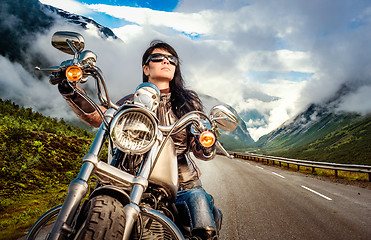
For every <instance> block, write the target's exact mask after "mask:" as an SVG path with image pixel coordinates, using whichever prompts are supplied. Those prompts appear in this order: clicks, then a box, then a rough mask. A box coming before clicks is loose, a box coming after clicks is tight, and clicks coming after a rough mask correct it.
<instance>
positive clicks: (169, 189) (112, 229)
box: [26, 31, 238, 240]
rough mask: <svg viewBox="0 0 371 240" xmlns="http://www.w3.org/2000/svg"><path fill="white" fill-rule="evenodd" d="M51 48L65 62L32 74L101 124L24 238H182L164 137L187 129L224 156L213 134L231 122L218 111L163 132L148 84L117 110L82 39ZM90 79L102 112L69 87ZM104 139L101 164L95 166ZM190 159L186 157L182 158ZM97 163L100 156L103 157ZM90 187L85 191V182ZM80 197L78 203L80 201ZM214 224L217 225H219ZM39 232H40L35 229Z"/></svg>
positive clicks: (63, 38) (169, 147)
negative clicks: (80, 102) (60, 88)
mask: <svg viewBox="0 0 371 240" xmlns="http://www.w3.org/2000/svg"><path fill="white" fill-rule="evenodd" d="M51 42H52V45H53V46H54V47H55V48H56V49H58V50H60V51H62V52H64V53H67V54H71V55H73V58H72V59H70V60H67V61H64V62H62V63H61V64H60V65H59V66H55V67H48V68H40V67H36V68H35V69H36V70H39V71H46V72H51V76H50V83H51V84H54V85H55V84H59V83H61V82H63V81H64V82H65V83H67V84H69V86H70V87H72V88H73V89H74V91H75V92H76V93H78V94H79V95H80V96H81V97H83V98H84V99H85V100H87V101H88V102H89V103H90V104H91V105H92V106H93V107H94V108H95V109H96V110H97V111H98V113H99V115H100V116H101V118H102V124H101V125H100V128H99V130H98V131H97V133H96V136H95V139H94V141H93V143H92V145H91V147H90V150H89V152H88V153H87V154H86V155H85V156H84V157H83V160H82V166H81V169H80V172H79V174H78V176H77V177H76V178H75V179H74V180H72V181H71V182H70V185H69V188H68V194H67V197H66V199H65V200H64V203H63V204H62V205H60V206H57V207H54V208H52V209H50V210H49V211H47V212H46V213H45V214H44V215H43V216H41V217H40V218H39V219H38V220H37V221H36V222H35V224H34V225H33V226H32V228H31V229H30V231H29V232H28V234H27V236H26V239H27V240H31V239H48V240H57V239H186V238H189V237H191V236H190V235H189V234H190V232H189V231H187V226H186V224H184V223H181V222H182V221H179V216H180V215H179V212H178V209H176V206H175V204H174V202H175V198H176V194H177V190H178V167H177V156H176V153H175V147H174V143H173V141H172V138H171V136H172V135H174V134H176V133H178V132H179V131H181V130H182V129H184V128H186V127H189V126H191V131H192V132H193V133H194V134H197V135H199V141H200V143H201V144H202V145H203V146H205V147H209V146H212V145H213V144H214V143H215V144H216V146H217V147H218V148H219V149H220V151H221V152H222V153H224V154H225V155H226V156H228V157H230V158H233V156H231V155H229V154H228V152H227V151H226V150H225V149H224V148H223V146H222V145H221V144H220V142H219V141H218V140H217V137H218V136H219V135H220V132H219V128H220V129H223V130H226V131H233V130H234V129H235V128H236V127H237V124H238V120H237V118H236V116H235V115H234V114H233V113H232V112H231V111H230V110H229V109H228V108H226V107H225V106H223V105H218V106H215V107H213V108H212V109H211V111H210V114H209V115H206V114H205V113H203V112H199V111H193V112H189V113H188V114H185V115H184V116H183V117H182V118H180V119H179V120H178V121H177V122H175V123H174V124H172V125H170V126H160V125H159V124H158V120H157V118H156V116H155V114H154V110H155V109H156V107H157V106H158V104H159V100H160V91H159V90H158V88H157V87H156V86H155V85H154V84H151V83H142V84H140V85H139V86H138V87H137V89H136V91H135V93H134V97H133V100H128V101H126V103H125V104H123V105H122V106H118V105H116V104H114V103H112V102H111V100H110V97H109V94H108V91H107V87H106V83H105V80H104V77H103V74H102V71H101V70H100V69H99V68H98V67H97V66H96V60H97V56H96V54H95V53H93V52H92V51H89V50H84V46H85V42H84V38H83V36H82V35H80V34H78V33H75V32H67V31H60V32H56V33H55V34H54V35H53V37H52V41H51ZM89 77H92V78H93V79H95V82H96V88H97V94H98V99H99V101H100V104H101V105H103V106H105V107H106V108H107V109H108V110H107V111H106V112H104V113H103V112H102V110H101V108H100V107H99V105H98V104H96V103H95V101H94V100H93V99H91V98H90V97H89V96H88V95H87V94H86V93H85V92H84V91H81V89H80V88H78V87H77V83H84V82H86V81H87V80H88V78H89ZM107 141H108V157H107V161H106V162H105V161H102V160H100V157H102V156H100V155H101V154H100V153H101V151H102V148H103V146H104V145H105V143H106V142H107ZM189 157H191V156H189ZM102 158H105V157H104V156H103V157H102ZM92 176H95V178H96V179H97V181H96V184H95V187H94V189H93V190H92V191H90V193H89V194H88V192H89V184H88V183H89V180H90V179H91V178H92ZM84 199H85V200H84ZM220 225H221V223H219V225H218V226H219V227H220ZM42 229H45V230H42Z"/></svg>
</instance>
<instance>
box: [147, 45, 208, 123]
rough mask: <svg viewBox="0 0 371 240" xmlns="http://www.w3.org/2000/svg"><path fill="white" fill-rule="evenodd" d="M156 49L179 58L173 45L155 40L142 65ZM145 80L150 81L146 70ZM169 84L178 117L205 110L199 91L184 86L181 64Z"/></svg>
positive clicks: (172, 102)
mask: <svg viewBox="0 0 371 240" xmlns="http://www.w3.org/2000/svg"><path fill="white" fill-rule="evenodd" d="M155 49H161V50H165V51H168V52H169V53H170V54H171V55H173V56H175V57H177V58H179V57H178V54H177V52H176V51H175V49H174V48H173V47H172V46H170V45H169V44H167V43H165V42H163V41H160V40H154V41H152V42H151V44H150V46H149V48H148V49H147V50H146V51H145V52H144V54H143V58H142V66H144V65H145V63H146V61H147V59H148V57H149V55H151V53H152V52H153V50H155ZM147 64H149V63H147ZM143 82H148V76H146V75H145V74H144V72H143ZM169 86H170V92H171V98H170V101H171V107H172V110H173V112H174V113H175V115H176V116H177V117H178V118H180V117H182V116H183V115H184V114H186V113H188V112H190V111H203V106H202V103H201V100H200V98H199V97H198V95H197V93H196V92H194V91H192V90H188V89H186V88H185V87H184V80H183V77H182V73H181V71H180V64H178V66H176V68H175V73H174V78H173V79H172V80H171V81H170V83H169Z"/></svg>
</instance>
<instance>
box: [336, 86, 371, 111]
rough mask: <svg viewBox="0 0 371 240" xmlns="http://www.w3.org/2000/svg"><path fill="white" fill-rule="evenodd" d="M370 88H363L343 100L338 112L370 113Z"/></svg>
mask: <svg viewBox="0 0 371 240" xmlns="http://www.w3.org/2000/svg"><path fill="white" fill-rule="evenodd" d="M370 96H371V86H363V87H360V88H359V89H357V91H355V92H353V93H351V94H349V95H348V96H346V97H345V98H344V99H343V102H342V103H341V104H340V106H339V110H340V111H345V112H358V113H361V114H367V113H370V112H371V104H370Z"/></svg>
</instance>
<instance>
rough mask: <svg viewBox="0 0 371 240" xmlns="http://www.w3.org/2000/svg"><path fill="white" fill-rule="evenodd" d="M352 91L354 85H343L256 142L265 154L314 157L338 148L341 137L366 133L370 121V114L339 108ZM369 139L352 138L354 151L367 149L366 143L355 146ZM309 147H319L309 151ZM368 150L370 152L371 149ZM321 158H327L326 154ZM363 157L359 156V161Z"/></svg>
mask: <svg viewBox="0 0 371 240" xmlns="http://www.w3.org/2000/svg"><path fill="white" fill-rule="evenodd" d="M351 91H352V87H351V86H347V85H343V86H341V88H340V89H339V90H338V91H337V93H336V94H335V95H334V96H333V97H332V98H330V99H328V100H327V101H326V102H324V103H322V104H311V105H310V106H309V107H308V108H307V109H306V110H305V111H304V112H302V113H300V114H299V115H298V116H296V117H295V118H293V119H292V120H291V121H288V122H286V123H284V124H283V125H282V126H281V127H279V128H277V129H276V130H274V131H272V132H271V133H269V134H267V135H264V136H263V137H261V138H260V139H259V140H258V141H257V142H256V145H257V147H258V148H260V149H261V150H262V151H264V152H266V153H275V154H279V155H284V156H287V157H299V158H300V157H302V158H306V159H312V157H313V156H318V153H320V152H322V153H324V152H328V151H330V149H331V151H335V148H334V146H337V145H338V141H340V138H342V137H346V136H348V137H350V136H355V135H353V134H363V133H364V132H367V131H368V130H367V129H368V126H369V123H370V121H371V118H370V116H361V115H359V114H356V113H350V112H341V111H338V110H337V107H338V106H339V104H341V102H342V99H343V97H344V96H346V95H347V94H349V93H350V92H351ZM357 131H360V132H357ZM350 132H352V135H349V133H350ZM366 138H367V137H365V136H363V137H359V138H358V139H357V141H352V146H353V147H354V148H355V150H357V148H362V149H367V148H368V147H364V146H362V147H356V146H357V145H358V144H359V145H362V144H364V142H365V139H366ZM348 140H349V139H348ZM367 144H368V143H366V145H367ZM369 145H370V144H369ZM309 149H312V150H313V149H316V150H315V151H309ZM309 152H311V153H312V157H311V156H310V155H309V154H308V153H309ZM338 152H341V150H340V149H338ZM368 152H371V149H369V150H368ZM335 155H336V154H335ZM344 156H345V155H344ZM347 157H349V155H347ZM321 158H322V159H323V160H326V158H325V157H321ZM313 160H319V159H313ZM327 160H328V159H327ZM343 160H344V159H343ZM363 160H364V159H363ZM363 160H361V159H360V161H363ZM333 161H335V162H338V160H337V159H333ZM345 162H349V160H345Z"/></svg>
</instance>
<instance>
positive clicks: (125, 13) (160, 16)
mask: <svg viewBox="0 0 371 240" xmlns="http://www.w3.org/2000/svg"><path fill="white" fill-rule="evenodd" d="M87 7H88V8H90V9H91V10H94V11H97V12H103V13H106V14H108V15H111V16H113V17H116V18H120V19H125V20H126V21H128V22H132V23H136V24H138V25H151V26H157V27H161V26H166V27H169V28H173V29H175V30H177V31H180V32H185V33H198V34H209V33H210V28H209V27H208V26H209V24H208V21H207V20H208V17H207V16H208V15H209V12H208V11H203V12H200V13H176V12H164V11H156V10H152V9H149V8H135V7H126V6H111V5H105V4H92V5H87Z"/></svg>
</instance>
